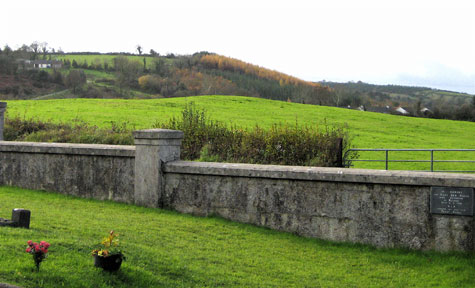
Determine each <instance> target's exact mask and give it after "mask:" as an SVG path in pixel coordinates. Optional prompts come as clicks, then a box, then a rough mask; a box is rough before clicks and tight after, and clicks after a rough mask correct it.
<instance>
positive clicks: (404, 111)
mask: <svg viewBox="0 0 475 288" xmlns="http://www.w3.org/2000/svg"><path fill="white" fill-rule="evenodd" d="M395 111H396V112H398V113H400V114H402V115H408V114H409V112H407V110H406V109H404V108H402V107H401V106H399V107H397V108H396V110H395Z"/></svg>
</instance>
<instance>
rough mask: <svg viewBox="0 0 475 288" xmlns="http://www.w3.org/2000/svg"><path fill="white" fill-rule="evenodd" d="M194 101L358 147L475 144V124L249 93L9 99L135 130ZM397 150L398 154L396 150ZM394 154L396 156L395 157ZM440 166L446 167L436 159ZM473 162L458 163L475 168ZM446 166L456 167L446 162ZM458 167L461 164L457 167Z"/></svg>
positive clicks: (24, 110)
mask: <svg viewBox="0 0 475 288" xmlns="http://www.w3.org/2000/svg"><path fill="white" fill-rule="evenodd" d="M189 102H194V103H195V104H196V105H197V107H199V108H203V109H205V110H206V111H207V112H208V113H209V115H210V117H211V118H212V119H215V120H219V121H222V122H225V123H229V124H231V123H232V124H233V125H237V126H239V127H248V128H252V127H254V126H255V125H256V124H258V125H260V126H262V127H266V128H268V127H270V126H271V125H273V124H275V123H289V124H291V125H293V124H295V123H296V122H298V123H299V124H302V125H319V124H322V123H324V122H326V123H328V124H330V125H344V124H346V125H347V126H348V128H349V131H350V133H351V135H352V137H353V141H352V143H353V146H354V148H443V149H475V123H473V122H463V121H450V120H438V119H426V118H414V117H404V116H395V115H387V114H381V113H372V112H362V111H356V110H349V109H342V108H335V107H325V106H315V105H304V104H294V103H287V102H281V101H272V100H265V99H259V98H251V97H238V96H196V97H185V98H168V99H152V100H120V99H113V100H97V99H61V100H45V101H27V100H26V101H8V116H9V117H12V116H20V117H27V118H30V117H37V118H38V119H41V120H51V121H53V122H71V121H74V120H83V121H86V122H87V123H90V124H93V125H97V126H100V127H110V125H111V122H117V123H123V122H127V123H128V126H129V127H132V128H135V129H143V128H150V127H152V126H153V124H154V123H156V122H157V121H164V120H166V119H169V118H170V117H172V116H178V115H180V112H181V111H182V110H183V108H184V106H185V105H186V104H187V103H189ZM471 153H472V154H467V153H466V154H460V153H451V154H449V153H446V154H443V155H442V154H441V153H439V154H438V155H436V158H437V159H449V158H452V159H457V160H459V159H465V160H467V159H471V160H474V158H475V155H473V154H474V153H475V152H471ZM393 155H394V154H393ZM383 156H384V153H383V152H381V153H379V154H362V155H361V157H360V158H365V159H375V158H376V157H377V158H380V159H381V158H382V157H383ZM396 156H397V158H398V159H411V158H415V157H418V158H421V157H424V159H430V157H429V154H428V153H427V152H424V153H412V154H404V155H402V154H401V155H396ZM393 159H394V158H393ZM401 165H402V164H397V163H394V164H391V166H390V169H409V168H411V169H421V170H423V169H428V168H429V165H428V164H423V165H422V164H421V165H422V166H421V165H416V164H409V166H406V165H407V164H406V165H405V166H401ZM437 165H439V166H436V169H439V168H442V164H437ZM474 166H475V165H471V164H467V165H465V166H460V167H461V168H463V169H466V170H468V169H469V170H475V167H474ZM356 167H365V168H376V169H384V164H383V163H364V164H363V163H358V164H357V166H356ZM444 168H445V169H453V167H452V166H447V164H445V166H444ZM459 170H460V169H459Z"/></svg>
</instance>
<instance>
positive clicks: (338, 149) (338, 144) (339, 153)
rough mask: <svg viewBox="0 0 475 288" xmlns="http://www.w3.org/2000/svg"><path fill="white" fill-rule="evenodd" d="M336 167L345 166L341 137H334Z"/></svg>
mask: <svg viewBox="0 0 475 288" xmlns="http://www.w3.org/2000/svg"><path fill="white" fill-rule="evenodd" d="M335 164H336V167H345V166H344V165H343V138H337V139H336V163H335Z"/></svg>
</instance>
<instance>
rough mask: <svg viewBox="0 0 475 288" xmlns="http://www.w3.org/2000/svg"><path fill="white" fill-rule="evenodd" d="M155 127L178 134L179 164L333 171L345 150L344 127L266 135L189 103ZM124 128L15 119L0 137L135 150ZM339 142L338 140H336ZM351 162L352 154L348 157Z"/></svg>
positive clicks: (276, 129)
mask: <svg viewBox="0 0 475 288" xmlns="http://www.w3.org/2000/svg"><path fill="white" fill-rule="evenodd" d="M154 127H155V128H166V129H175V130H182V131H183V132H184V134H185V137H184V140H183V143H182V152H181V153H182V159H185V160H198V161H212V162H235V163H252V164H280V165H297V166H322V167H338V166H341V163H340V161H339V159H338V153H340V148H339V144H338V143H339V141H342V142H341V143H342V145H341V146H342V147H341V149H342V150H343V152H345V151H346V150H347V149H349V147H350V137H349V134H348V130H347V128H346V127H343V126H330V125H328V124H327V123H324V124H322V125H319V126H312V127H310V126H302V125H299V124H298V123H295V124H294V125H288V124H276V125H274V126H272V127H271V128H270V129H269V130H265V129H262V128H261V127H259V126H258V125H256V126H255V127H254V128H253V129H242V128H238V127H235V126H229V127H228V126H227V125H225V124H224V123H221V122H217V121H213V120H211V119H210V118H209V116H208V115H207V114H206V113H205V111H203V110H199V109H197V108H196V106H195V105H194V104H193V103H191V104H189V105H187V106H186V107H185V109H184V110H183V111H182V117H181V118H172V119H170V120H169V121H167V122H163V123H161V122H156V123H155V124H154ZM133 130H135V129H134V127H130V125H129V126H128V125H127V123H122V124H117V123H114V122H113V123H111V127H110V128H107V129H104V128H98V127H97V126H90V125H88V124H87V123H85V122H83V121H79V120H77V121H74V122H73V123H60V124H56V123H52V122H49V121H48V122H43V121H40V120H38V119H26V118H21V117H19V116H17V117H14V118H6V121H5V129H4V138H5V140H7V141H31V142H58V143H89V144H111V145H134V139H133V136H132V131H133ZM340 139H342V140H340ZM351 157H352V158H354V157H356V155H351Z"/></svg>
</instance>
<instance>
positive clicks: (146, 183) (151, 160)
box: [134, 129, 183, 207]
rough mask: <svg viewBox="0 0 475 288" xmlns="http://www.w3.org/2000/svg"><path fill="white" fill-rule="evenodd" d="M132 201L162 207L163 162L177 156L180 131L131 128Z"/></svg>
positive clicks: (175, 158)
mask: <svg viewBox="0 0 475 288" xmlns="http://www.w3.org/2000/svg"><path fill="white" fill-rule="evenodd" d="M134 138H135V146H136V148H135V184H134V202H135V204H137V205H141V206H147V207H162V206H163V204H162V202H163V201H162V195H163V190H164V187H165V183H164V177H163V173H162V166H163V163H166V162H170V161H175V160H180V146H181V141H182V140H183V132H182V131H178V130H168V129H149V130H139V131H134Z"/></svg>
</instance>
